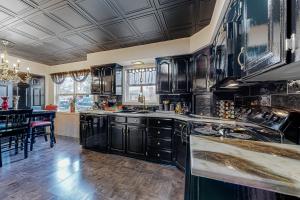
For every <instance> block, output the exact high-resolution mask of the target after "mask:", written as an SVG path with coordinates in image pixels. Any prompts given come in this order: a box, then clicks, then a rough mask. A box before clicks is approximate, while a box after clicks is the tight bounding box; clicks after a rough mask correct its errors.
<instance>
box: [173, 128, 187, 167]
mask: <svg viewBox="0 0 300 200" xmlns="http://www.w3.org/2000/svg"><path fill="white" fill-rule="evenodd" d="M185 162H186V143H185V142H184V141H183V140H182V138H181V133H180V132H177V131H176V132H175V164H176V166H177V167H178V168H179V169H181V170H184V169H185Z"/></svg>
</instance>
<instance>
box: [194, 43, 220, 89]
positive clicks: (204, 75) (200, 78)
mask: <svg viewBox="0 0 300 200" xmlns="http://www.w3.org/2000/svg"><path fill="white" fill-rule="evenodd" d="M210 52H211V49H210V48H206V49H203V50H200V51H198V52H197V53H195V55H194V56H193V61H194V62H193V70H192V71H191V77H192V80H193V81H192V85H193V92H194V93H197V92H203V91H208V90H209V88H210V87H211V86H213V85H214V84H215V80H216V79H215V69H214V67H213V66H212V65H211V53H210Z"/></svg>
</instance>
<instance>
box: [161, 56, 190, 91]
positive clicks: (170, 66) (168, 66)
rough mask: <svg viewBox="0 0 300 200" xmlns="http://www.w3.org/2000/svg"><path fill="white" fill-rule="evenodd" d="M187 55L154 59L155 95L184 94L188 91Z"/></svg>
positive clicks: (188, 59)
mask: <svg viewBox="0 0 300 200" xmlns="http://www.w3.org/2000/svg"><path fill="white" fill-rule="evenodd" d="M190 65H191V57H190V56H189V55H183V56H175V57H165V58H156V81H157V83H156V84H157V87H156V93H157V94H170V93H174V94H185V93H189V92H191V91H190V85H191V84H190V72H189V68H190Z"/></svg>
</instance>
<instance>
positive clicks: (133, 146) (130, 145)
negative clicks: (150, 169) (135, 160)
mask: <svg viewBox="0 0 300 200" xmlns="http://www.w3.org/2000/svg"><path fill="white" fill-rule="evenodd" d="M145 137H146V128H145V127H140V126H131V125H128V126H127V134H126V153H127V154H129V155H131V156H138V157H144V156H145V146H146V145H145V141H146V138H145Z"/></svg>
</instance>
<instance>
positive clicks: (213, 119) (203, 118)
mask: <svg viewBox="0 0 300 200" xmlns="http://www.w3.org/2000/svg"><path fill="white" fill-rule="evenodd" d="M80 113H83V114H99V115H114V116H124V117H153V118H168V119H177V120H181V121H186V122H212V123H224V124H232V125H245V126H252V127H258V126H257V125H255V124H252V123H245V122H239V121H235V120H224V119H219V118H216V117H208V116H200V115H199V116H197V115H195V116H196V117H189V116H187V115H180V114H175V113H173V114H170V113H163V112H150V113H121V112H111V111H102V110H90V111H83V112H80Z"/></svg>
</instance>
